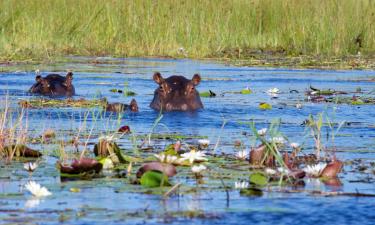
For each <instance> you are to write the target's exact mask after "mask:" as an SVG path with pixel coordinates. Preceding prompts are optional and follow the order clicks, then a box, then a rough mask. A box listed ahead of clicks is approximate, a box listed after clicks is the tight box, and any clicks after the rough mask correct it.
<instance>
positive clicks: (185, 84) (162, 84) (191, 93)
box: [150, 72, 203, 111]
mask: <svg viewBox="0 0 375 225" xmlns="http://www.w3.org/2000/svg"><path fill="white" fill-rule="evenodd" d="M153 79H154V81H155V82H156V83H157V84H158V85H159V87H158V88H157V89H156V90H155V92H154V99H153V100H152V102H151V104H150V107H151V108H153V109H155V110H158V111H160V110H162V111H194V110H197V109H201V108H203V104H202V102H201V98H200V97H199V92H198V91H197V90H196V89H195V86H197V85H198V84H199V83H200V81H201V77H200V76H199V74H195V75H194V76H193V78H192V79H191V80H189V79H186V78H185V77H184V76H170V77H168V78H166V79H164V78H163V77H162V76H161V74H160V73H159V72H156V73H155V74H154V77H153Z"/></svg>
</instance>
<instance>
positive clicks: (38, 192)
mask: <svg viewBox="0 0 375 225" xmlns="http://www.w3.org/2000/svg"><path fill="white" fill-rule="evenodd" d="M25 188H26V189H27V190H28V191H29V192H30V193H31V194H32V195H33V196H35V197H37V198H42V197H46V196H49V195H52V193H51V192H50V191H48V189H47V188H46V187H43V186H41V185H40V184H38V183H36V182H35V181H29V182H28V183H27V184H26V185H25Z"/></svg>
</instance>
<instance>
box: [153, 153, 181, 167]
mask: <svg viewBox="0 0 375 225" xmlns="http://www.w3.org/2000/svg"><path fill="white" fill-rule="evenodd" d="M154 156H155V157H156V158H157V159H158V160H159V161H160V162H162V163H171V164H172V163H174V162H177V161H178V157H177V156H174V155H166V154H164V153H160V154H154Z"/></svg>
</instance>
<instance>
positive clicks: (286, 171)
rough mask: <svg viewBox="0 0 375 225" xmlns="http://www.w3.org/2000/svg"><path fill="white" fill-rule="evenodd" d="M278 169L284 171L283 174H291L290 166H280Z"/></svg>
mask: <svg viewBox="0 0 375 225" xmlns="http://www.w3.org/2000/svg"><path fill="white" fill-rule="evenodd" d="M277 171H278V172H279V173H283V174H289V173H290V170H289V169H288V168H285V167H278V168H277Z"/></svg>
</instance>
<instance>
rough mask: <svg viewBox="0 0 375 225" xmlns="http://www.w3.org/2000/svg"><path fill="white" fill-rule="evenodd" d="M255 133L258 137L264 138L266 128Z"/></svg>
mask: <svg viewBox="0 0 375 225" xmlns="http://www.w3.org/2000/svg"><path fill="white" fill-rule="evenodd" d="M257 132H258V135H260V136H264V135H266V133H267V128H262V129H260V130H258V131H257Z"/></svg>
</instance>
